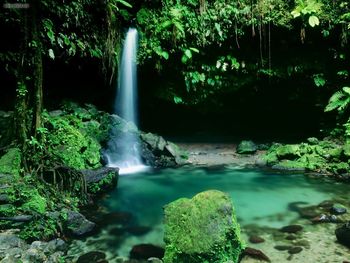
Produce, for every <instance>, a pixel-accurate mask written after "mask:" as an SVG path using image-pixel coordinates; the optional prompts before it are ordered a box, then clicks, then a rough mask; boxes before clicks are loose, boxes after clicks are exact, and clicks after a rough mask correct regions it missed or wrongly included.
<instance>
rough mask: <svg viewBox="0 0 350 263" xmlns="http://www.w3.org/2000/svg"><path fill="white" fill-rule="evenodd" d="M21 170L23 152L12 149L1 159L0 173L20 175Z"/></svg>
mask: <svg viewBox="0 0 350 263" xmlns="http://www.w3.org/2000/svg"><path fill="white" fill-rule="evenodd" d="M20 169H21V151H20V150H19V149H18V148H12V149H9V150H8V151H7V153H6V154H5V155H3V156H2V157H1V158H0V173H3V174H12V175H19V173H20Z"/></svg>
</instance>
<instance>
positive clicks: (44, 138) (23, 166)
mask: <svg viewBox="0 0 350 263" xmlns="http://www.w3.org/2000/svg"><path fill="white" fill-rule="evenodd" d="M11 114H12V113H9V114H7V115H11ZM7 115H6V116H7ZM42 119H43V124H44V125H43V127H42V128H40V130H38V136H37V138H34V137H31V138H30V139H29V140H28V141H27V145H26V147H25V149H23V150H21V149H19V148H16V147H15V146H13V145H15V143H14V142H10V141H5V140H4V141H1V145H8V146H6V147H4V148H3V150H2V152H1V153H2V156H1V157H0V228H1V229H11V228H18V229H20V236H21V237H22V238H23V239H25V240H36V239H41V240H48V239H51V238H53V237H55V236H61V235H71V233H82V234H81V235H85V230H89V231H91V230H92V228H93V223H92V222H89V221H88V220H86V219H85V217H83V216H82V215H76V214H75V213H76V212H77V211H79V207H81V206H84V205H86V204H88V203H90V202H91V201H92V199H93V198H94V197H95V196H99V195H100V194H101V193H104V192H106V191H108V190H111V189H113V188H114V187H116V186H117V182H118V169H116V168H105V167H103V166H104V158H103V156H104V154H105V151H106V150H105V147H107V145H108V141H109V140H110V138H111V136H114V135H115V132H117V133H122V132H130V131H131V130H130V129H133V132H135V133H137V134H138V136H139V137H140V145H141V149H142V154H143V159H144V161H145V163H147V164H149V165H154V166H158V167H160V166H174V165H179V164H182V163H184V162H186V154H185V153H184V152H182V151H181V149H179V148H178V147H177V146H176V145H174V144H173V143H171V142H168V141H166V140H164V139H163V138H162V137H160V136H157V135H155V134H152V133H143V132H141V131H139V130H137V129H136V127H134V126H133V125H131V124H130V123H127V122H125V121H124V120H122V119H121V118H119V117H118V116H116V115H110V114H108V113H106V112H102V111H99V110H97V109H96V108H95V107H94V106H92V105H85V106H84V107H80V106H78V105H77V104H75V103H71V102H69V103H65V104H64V106H63V107H62V109H60V110H55V111H50V112H47V111H45V112H44V114H43V116H42ZM1 128H2V129H3V130H6V129H7V130H8V129H10V126H7V127H5V126H4V127H1ZM1 139H2V138H0V140H1ZM4 139H7V138H4ZM1 153H0V154H1ZM70 218H72V220H70ZM69 221H71V222H69ZM72 229H74V230H73V231H72ZM79 235H80V234H79Z"/></svg>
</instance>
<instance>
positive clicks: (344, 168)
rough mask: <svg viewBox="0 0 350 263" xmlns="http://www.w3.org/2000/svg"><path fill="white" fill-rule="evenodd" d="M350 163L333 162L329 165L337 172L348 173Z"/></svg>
mask: <svg viewBox="0 0 350 263" xmlns="http://www.w3.org/2000/svg"><path fill="white" fill-rule="evenodd" d="M349 168H350V166H349V164H347V163H344V162H340V163H332V164H330V165H329V170H330V171H331V172H332V173H335V174H342V173H347V172H348V171H349Z"/></svg>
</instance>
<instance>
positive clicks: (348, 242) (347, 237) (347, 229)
mask: <svg viewBox="0 0 350 263" xmlns="http://www.w3.org/2000/svg"><path fill="white" fill-rule="evenodd" d="M335 235H336V237H337V240H338V242H339V243H340V244H343V245H344V246H347V247H349V248H350V221H349V222H347V223H346V224H344V225H342V226H341V227H339V228H337V229H336V230H335Z"/></svg>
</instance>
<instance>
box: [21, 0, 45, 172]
mask: <svg viewBox="0 0 350 263" xmlns="http://www.w3.org/2000/svg"><path fill="white" fill-rule="evenodd" d="M37 11H38V6H37V1H35V0H33V1H31V3H30V7H29V9H28V10H24V13H23V18H22V19H23V22H22V23H21V24H22V30H23V39H22V44H21V50H20V52H21V54H22V58H21V61H20V63H19V65H18V70H17V76H16V77H17V79H18V81H17V83H18V84H17V91H16V92H17V99H16V106H15V119H14V121H15V123H14V127H15V135H16V140H17V143H18V144H19V145H20V147H21V148H22V151H23V153H24V158H23V164H24V168H25V169H26V170H27V171H28V170H29V169H28V168H29V165H28V161H29V160H30V156H29V155H30V154H28V156H27V149H28V139H30V138H31V137H32V136H33V137H34V138H35V137H37V131H38V128H40V127H41V125H42V120H41V114H42V110H43V60H42V43H41V39H40V32H39V29H38V26H39V20H38V18H37ZM29 162H30V161H29Z"/></svg>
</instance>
